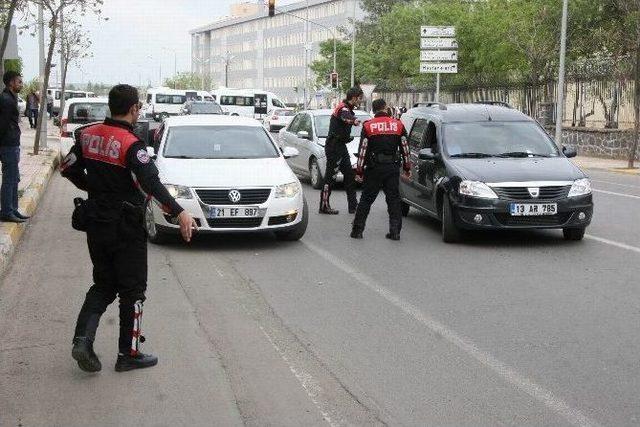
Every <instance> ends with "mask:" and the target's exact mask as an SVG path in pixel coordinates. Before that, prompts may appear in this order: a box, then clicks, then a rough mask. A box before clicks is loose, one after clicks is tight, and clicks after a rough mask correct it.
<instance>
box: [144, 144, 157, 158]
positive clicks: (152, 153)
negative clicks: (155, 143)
mask: <svg viewBox="0 0 640 427" xmlns="http://www.w3.org/2000/svg"><path fill="white" fill-rule="evenodd" d="M147 153H149V157H151V158H152V159H155V158H157V157H158V156H156V149H155V148H153V147H150V146H149V147H147Z"/></svg>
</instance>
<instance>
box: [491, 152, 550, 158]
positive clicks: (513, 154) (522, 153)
mask: <svg viewBox="0 0 640 427" xmlns="http://www.w3.org/2000/svg"><path fill="white" fill-rule="evenodd" d="M498 156H499V157H522V158H526V157H551V156H549V155H547V154H537V153H529V152H527V151H512V152H510V153H502V154H499V155H498Z"/></svg>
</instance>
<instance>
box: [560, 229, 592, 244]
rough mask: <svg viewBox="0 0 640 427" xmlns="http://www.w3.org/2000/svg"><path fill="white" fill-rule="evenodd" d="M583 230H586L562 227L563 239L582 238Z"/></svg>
mask: <svg viewBox="0 0 640 427" xmlns="http://www.w3.org/2000/svg"><path fill="white" fill-rule="evenodd" d="M585 231H587V229H586V228H563V229H562V234H563V235H564V239H565V240H574V241H579V240H582V239H583V238H584V233H585Z"/></svg>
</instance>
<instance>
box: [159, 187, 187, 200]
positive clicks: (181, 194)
mask: <svg viewBox="0 0 640 427" xmlns="http://www.w3.org/2000/svg"><path fill="white" fill-rule="evenodd" d="M164 186H165V187H167V191H169V194H170V195H171V197H173V198H174V199H193V194H191V189H190V188H189V187H185V186H182V185H173V184H165V185H164Z"/></svg>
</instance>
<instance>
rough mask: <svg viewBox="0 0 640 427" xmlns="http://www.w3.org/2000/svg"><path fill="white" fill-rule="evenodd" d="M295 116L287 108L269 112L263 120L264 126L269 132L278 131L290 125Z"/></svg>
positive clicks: (293, 112)
mask: <svg viewBox="0 0 640 427" xmlns="http://www.w3.org/2000/svg"><path fill="white" fill-rule="evenodd" d="M295 115H296V113H295V111H293V110H292V109H289V108H286V109H285V108H278V109H276V110H271V112H270V113H269V114H267V117H265V118H264V126H265V127H266V128H267V129H269V132H275V131H278V130H280V129H282V128H283V127H285V126H287V125H288V124H289V123H291V120H293V117H294V116H295Z"/></svg>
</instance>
